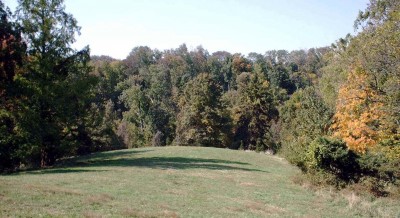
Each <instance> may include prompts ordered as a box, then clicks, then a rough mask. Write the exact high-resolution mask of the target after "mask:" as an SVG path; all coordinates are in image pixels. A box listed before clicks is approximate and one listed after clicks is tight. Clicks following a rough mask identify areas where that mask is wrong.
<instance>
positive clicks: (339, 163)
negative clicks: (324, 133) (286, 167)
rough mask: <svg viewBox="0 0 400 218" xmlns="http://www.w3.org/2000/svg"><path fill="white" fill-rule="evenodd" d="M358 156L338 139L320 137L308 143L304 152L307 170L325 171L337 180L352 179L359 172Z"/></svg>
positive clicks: (347, 180) (355, 177) (354, 178)
mask: <svg viewBox="0 0 400 218" xmlns="http://www.w3.org/2000/svg"><path fill="white" fill-rule="evenodd" d="M357 158H358V156H357V155H356V154H355V153H354V152H353V151H351V150H348V149H347V147H346V144H345V143H344V142H342V141H340V140H336V139H329V138H324V137H320V138H317V139H315V140H314V141H312V142H311V143H310V146H309V148H308V151H307V153H306V158H305V162H306V167H307V171H309V172H310V171H311V172H312V171H325V172H327V173H330V174H333V175H335V176H336V178H337V179H339V181H346V182H349V181H354V180H356V179H357V177H358V173H359V172H360V169H359V166H358V163H357Z"/></svg>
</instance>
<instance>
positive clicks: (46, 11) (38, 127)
mask: <svg viewBox="0 0 400 218" xmlns="http://www.w3.org/2000/svg"><path fill="white" fill-rule="evenodd" d="M18 2H19V6H18V8H17V19H18V22H19V23H20V25H21V26H22V27H23V30H24V38H25V39H26V41H27V44H28V55H29V62H28V63H27V65H26V71H27V72H26V77H27V81H26V83H27V84H26V86H27V87H29V89H30V92H31V96H30V98H29V103H28V104H29V112H27V113H29V117H30V121H29V122H28V125H27V126H28V128H29V130H30V136H29V137H30V139H29V140H30V142H31V143H32V146H31V147H30V148H29V152H30V154H29V156H30V158H31V161H32V163H33V164H35V165H39V164H40V165H41V166H46V165H51V164H53V163H54V161H55V160H56V159H57V158H59V157H62V156H65V155H68V154H73V153H74V152H75V151H76V150H77V149H78V148H79V146H81V145H82V146H90V145H91V139H90V135H89V133H88V130H87V129H86V127H85V125H86V124H85V122H86V120H85V117H86V108H87V107H88V100H89V98H90V97H91V95H92V93H91V90H92V87H93V85H94V84H95V82H96V81H95V79H94V78H93V77H91V76H89V74H88V73H89V72H90V67H89V66H88V61H89V58H90V57H89V49H88V48H85V49H83V50H81V51H75V50H74V49H72V48H71V44H72V43H73V42H74V41H75V34H76V33H79V30H80V28H79V27H78V26H77V21H76V20H75V19H74V18H73V17H72V15H70V14H68V13H66V12H65V6H64V3H63V0H19V1H18Z"/></svg>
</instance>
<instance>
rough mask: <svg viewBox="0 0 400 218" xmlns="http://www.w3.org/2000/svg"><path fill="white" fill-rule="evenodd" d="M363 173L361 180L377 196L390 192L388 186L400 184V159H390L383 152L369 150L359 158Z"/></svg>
mask: <svg viewBox="0 0 400 218" xmlns="http://www.w3.org/2000/svg"><path fill="white" fill-rule="evenodd" d="M358 164H359V166H360V168H361V169H360V170H361V173H362V179H361V182H362V184H364V185H365V186H366V188H368V190H369V191H370V192H372V193H373V194H374V195H376V196H386V195H388V194H389V192H388V191H387V188H388V187H389V186H391V185H393V186H399V185H400V184H399V181H400V160H399V159H394V160H393V159H390V158H389V157H388V156H387V154H385V153H382V152H373V151H369V152H367V153H366V154H364V155H362V156H361V157H360V158H359V159H358Z"/></svg>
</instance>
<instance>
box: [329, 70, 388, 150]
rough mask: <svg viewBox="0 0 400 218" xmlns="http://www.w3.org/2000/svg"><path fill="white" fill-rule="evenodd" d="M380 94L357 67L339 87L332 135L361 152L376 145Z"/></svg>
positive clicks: (381, 112)
mask: <svg viewBox="0 0 400 218" xmlns="http://www.w3.org/2000/svg"><path fill="white" fill-rule="evenodd" d="M382 107H383V103H382V102H381V100H380V96H379V93H378V92H377V91H376V90H374V89H373V88H372V87H371V86H370V85H369V83H368V75H367V74H366V72H365V71H364V70H363V69H360V68H356V69H355V70H353V71H352V72H351V73H350V74H349V76H348V80H347V82H346V83H345V84H344V85H343V86H342V87H341V88H340V90H339V94H338V99H337V104H336V113H335V115H334V120H335V122H334V124H333V125H332V128H333V130H334V136H337V137H339V138H341V139H343V140H344V141H345V142H346V144H347V146H348V148H349V149H351V150H354V151H357V152H361V153H364V152H365V151H366V150H367V149H368V148H371V147H373V146H375V145H376V144H377V142H378V141H379V136H380V126H381V121H380V120H382V117H383V116H384V112H383V110H382Z"/></svg>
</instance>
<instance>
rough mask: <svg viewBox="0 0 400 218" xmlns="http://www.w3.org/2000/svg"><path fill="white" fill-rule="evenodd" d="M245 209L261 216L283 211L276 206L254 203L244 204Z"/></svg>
mask: <svg viewBox="0 0 400 218" xmlns="http://www.w3.org/2000/svg"><path fill="white" fill-rule="evenodd" d="M245 207H246V208H248V209H250V210H252V211H254V212H257V213H261V214H279V213H282V212H284V211H285V210H284V209H282V208H280V207H278V206H274V205H269V204H264V203H261V202H256V201H253V202H247V203H245Z"/></svg>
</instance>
